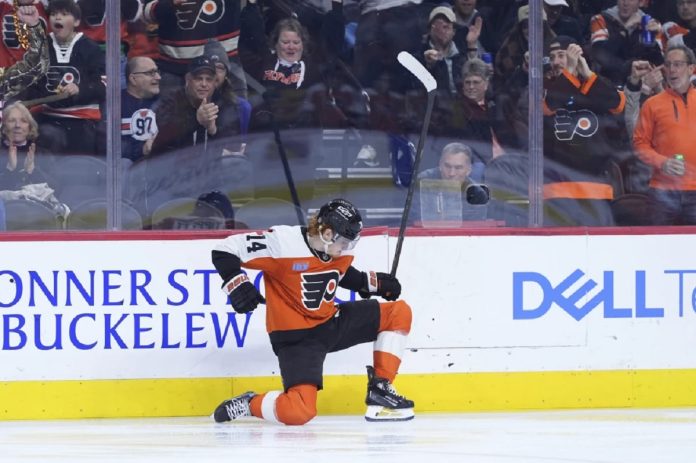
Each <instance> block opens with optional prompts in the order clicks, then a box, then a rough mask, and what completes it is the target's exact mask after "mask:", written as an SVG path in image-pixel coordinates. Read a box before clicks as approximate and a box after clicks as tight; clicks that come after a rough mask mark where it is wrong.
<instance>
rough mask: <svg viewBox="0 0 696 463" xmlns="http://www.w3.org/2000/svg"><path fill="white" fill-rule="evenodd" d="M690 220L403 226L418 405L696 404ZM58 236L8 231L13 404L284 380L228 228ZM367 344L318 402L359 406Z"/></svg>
mask: <svg viewBox="0 0 696 463" xmlns="http://www.w3.org/2000/svg"><path fill="white" fill-rule="evenodd" d="M684 231H688V230H687V229H683V230H681V231H680V233H681V234H670V235H665V234H662V235H658V234H645V235H644V234H632V235H612V234H601V232H600V234H593V235H562V234H557V235H550V234H549V232H548V231H546V232H536V234H532V233H531V232H525V233H524V234H522V233H520V234H519V235H497V234H495V233H492V234H486V235H473V236H470V235H467V236H460V235H455V234H444V235H446V236H441V235H443V234H442V233H439V234H438V235H439V236H429V234H428V233H422V234H421V235H419V236H408V237H407V238H406V240H405V242H404V248H403V254H402V256H401V261H400V264H399V274H398V276H399V278H400V280H401V282H402V285H403V287H404V291H403V293H402V298H403V299H405V300H406V301H407V302H408V303H409V304H410V305H411V307H412V309H413V313H414V324H413V328H412V332H411V335H410V337H409V341H408V349H407V352H406V353H405V355H404V359H403V364H402V369H401V373H402V374H401V375H400V376H399V378H398V379H397V383H396V385H397V387H398V388H399V391H400V392H402V393H404V394H406V395H407V396H409V397H410V398H413V399H414V400H415V401H416V403H417V409H418V410H419V411H421V412H428V411H467V410H507V409H543V408H575V407H665V406H692V405H696V386H694V385H696V381H695V379H696V357H695V356H693V355H692V354H691V352H692V350H693V349H692V341H693V339H695V338H696V324H695V323H694V320H695V319H696V311H695V309H694V307H695V306H696V291H695V288H696V236H694V235H692V234H689V233H683V232H684ZM366 235H367V236H365V237H364V238H363V239H362V240H361V243H360V244H359V246H358V248H357V250H356V253H357V255H356V259H355V262H354V264H355V266H356V267H358V268H360V269H372V270H379V271H387V270H388V268H389V265H390V262H391V259H392V253H393V248H394V245H395V242H396V239H395V237H394V236H393V235H394V231H393V230H391V231H390V233H387V231H386V230H384V229H382V230H373V231H372V232H371V233H366ZM52 236H56V239H55V240H54V241H48V242H46V241H42V242H33V241H30V240H29V239H27V238H26V237H24V238H20V239H16V236H15V235H7V236H4V237H2V236H1V235H0V239H3V240H5V241H0V255H2V256H3V258H2V260H1V261H0V418H4V419H34V418H61V417H116V416H186V415H204V414H208V413H209V412H210V411H211V409H212V408H213V407H214V406H215V405H216V404H217V403H218V402H219V401H220V400H222V399H224V398H226V397H228V396H230V395H233V394H237V393H241V392H244V391H246V390H249V389H252V390H257V391H263V390H268V389H278V388H279V387H280V381H279V378H278V376H277V365H276V362H275V358H274V356H273V354H272V352H271V349H270V346H269V344H268V337H267V334H266V333H265V329H264V315H265V308H260V309H258V310H257V311H255V312H254V313H253V314H252V315H250V316H245V315H238V314H234V312H233V311H231V309H230V308H229V306H227V304H226V301H225V296H224V294H222V293H221V292H220V290H219V286H220V281H219V278H218V277H217V275H216V273H215V271H214V269H213V267H212V265H211V263H210V250H211V249H212V247H213V246H214V245H215V243H216V242H217V241H218V240H219V237H222V236H224V235H211V234H205V235H194V236H191V235H171V236H168V235H162V234H152V235H142V234H139V235H134V234H131V235H107V236H109V237H110V238H111V240H109V241H107V240H105V239H104V237H101V238H99V237H97V236H98V235H94V236H90V235H83V236H82V238H83V240H81V241H76V240H75V236H74V235H73V236H72V237H70V238H66V236H67V235H66V236H62V235H52ZM114 237H116V239H114ZM13 238H15V239H13ZM43 238H44V239H45V236H44V237H43ZM250 276H251V277H252V278H253V279H254V281H255V282H256V283H257V284H258V285H259V287H260V288H261V290H262V291H263V278H262V275H259V274H257V273H254V272H251V273H250ZM337 297H338V299H340V300H343V301H345V300H352V299H355V297H356V296H355V294H353V293H351V292H349V291H346V290H342V289H341V290H339V291H338V293H337ZM371 358H372V354H371V346H370V345H362V346H358V347H355V348H352V349H350V350H347V351H344V352H340V353H336V354H331V355H329V357H328V358H327V362H326V365H325V370H324V373H325V375H326V381H325V389H324V391H322V392H321V393H320V395H319V412H320V413H324V414H334V413H336V414H344V413H361V412H362V411H363V404H362V401H363V399H364V394H365V383H366V379H365V374H364V365H366V364H370V363H371Z"/></svg>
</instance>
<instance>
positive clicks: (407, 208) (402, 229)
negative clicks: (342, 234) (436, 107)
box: [390, 90, 435, 277]
mask: <svg viewBox="0 0 696 463" xmlns="http://www.w3.org/2000/svg"><path fill="white" fill-rule="evenodd" d="M434 103H435V90H431V91H430V92H428V105H427V108H426V110H425V119H423V128H422V129H421V133H420V138H419V139H418V148H417V149H416V159H415V160H414V161H413V173H412V174H411V183H410V184H409V185H408V192H407V193H406V204H405V205H404V212H403V214H402V216H401V225H400V226H399V236H398V238H397V239H396V250H395V251H394V261H393V262H392V267H391V272H390V274H391V276H393V277H394V276H396V269H397V268H398V267H399V258H400V257H401V247H402V246H403V244H404V234H405V233H406V225H407V224H408V215H409V212H411V203H412V202H413V192H414V190H415V188H416V182H417V177H418V166H419V165H420V161H421V158H422V157H423V146H424V144H425V139H426V137H427V135H428V127H429V126H430V117H431V116H432V113H433V104H434Z"/></svg>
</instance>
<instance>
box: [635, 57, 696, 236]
mask: <svg viewBox="0 0 696 463" xmlns="http://www.w3.org/2000/svg"><path fill="white" fill-rule="evenodd" d="M664 68H665V74H666V80H667V84H668V88H666V89H665V90H663V91H662V92H660V93H658V94H657V95H655V96H653V97H651V98H649V99H648V100H647V101H646V102H645V103H644V104H643V107H642V108H641V110H640V116H639V118H638V124H637V125H636V130H635V132H634V133H633V145H634V147H635V150H636V152H637V153H638V156H640V158H641V159H642V160H643V161H644V162H645V163H647V164H649V165H650V166H652V167H653V171H652V172H653V173H652V177H651V179H650V189H649V190H648V194H649V196H650V197H651V199H652V200H653V209H654V210H653V211H652V221H653V223H654V224H655V225H676V224H682V225H696V132H695V131H694V121H696V89H694V87H693V85H692V84H691V80H690V79H691V75H692V74H693V72H694V68H696V58H695V57H694V52H693V50H691V49H690V48H688V47H686V46H683V45H675V46H672V47H670V48H668V49H667V53H666V54H665V63H664Z"/></svg>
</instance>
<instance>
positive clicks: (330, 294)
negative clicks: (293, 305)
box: [301, 270, 340, 311]
mask: <svg viewBox="0 0 696 463" xmlns="http://www.w3.org/2000/svg"><path fill="white" fill-rule="evenodd" d="M339 277H340V275H339V273H338V271H336V270H331V271H328V272H319V273H303V274H302V279H301V284H302V303H303V304H304V306H305V308H306V309H307V310H312V311H314V310H319V308H320V307H321V303H322V301H326V302H331V301H333V299H334V297H335V296H336V290H337V289H338V279H339Z"/></svg>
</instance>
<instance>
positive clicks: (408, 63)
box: [396, 51, 437, 92]
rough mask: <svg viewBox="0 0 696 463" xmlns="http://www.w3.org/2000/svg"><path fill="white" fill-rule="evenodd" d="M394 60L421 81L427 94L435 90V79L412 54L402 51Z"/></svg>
mask: <svg viewBox="0 0 696 463" xmlns="http://www.w3.org/2000/svg"><path fill="white" fill-rule="evenodd" d="M396 59H398V60H399V63H401V65H402V66H403V67H405V68H406V69H408V70H409V72H410V73H411V74H413V75H414V76H416V78H417V79H418V80H420V81H421V83H422V84H423V86H424V87H425V89H426V90H427V91H428V92H431V91H433V90H435V89H436V88H437V82H436V81H435V78H434V77H433V76H432V74H430V73H429V72H428V70H427V69H425V66H423V65H422V64H421V63H420V61H418V60H417V59H416V58H415V57H414V56H413V55H412V54H410V53H409V52H407V51H402V52H400V53H399V55H398V56H397V57H396Z"/></svg>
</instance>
